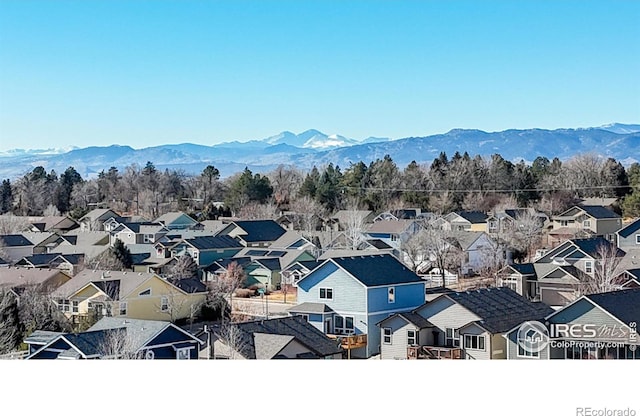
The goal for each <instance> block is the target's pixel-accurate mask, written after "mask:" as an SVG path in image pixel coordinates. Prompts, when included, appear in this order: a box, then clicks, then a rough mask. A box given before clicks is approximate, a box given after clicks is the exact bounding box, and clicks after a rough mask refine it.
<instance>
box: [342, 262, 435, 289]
mask: <svg viewBox="0 0 640 416" xmlns="http://www.w3.org/2000/svg"><path fill="white" fill-rule="evenodd" d="M331 261H334V262H335V263H336V264H337V265H339V266H340V267H342V268H343V269H345V270H346V271H347V272H348V273H349V274H351V275H352V276H353V277H355V278H356V279H358V280H359V281H360V282H362V283H363V284H364V285H365V286H369V287H372V286H386V285H395V284H402V283H413V282H423V280H422V278H420V276H418V275H417V274H415V273H414V272H412V271H411V270H409V269H408V268H407V267H405V265H404V264H402V263H401V262H400V261H399V260H398V259H396V258H395V257H393V256H392V255H390V254H379V255H372V256H354V257H334V258H332V259H331Z"/></svg>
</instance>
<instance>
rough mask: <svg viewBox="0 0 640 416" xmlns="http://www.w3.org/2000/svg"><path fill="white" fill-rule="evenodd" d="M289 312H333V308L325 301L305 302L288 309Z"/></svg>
mask: <svg viewBox="0 0 640 416" xmlns="http://www.w3.org/2000/svg"><path fill="white" fill-rule="evenodd" d="M287 312H289V313H319V314H323V313H331V312H333V309H331V308H330V307H329V306H327V305H326V304H324V303H316V302H303V303H301V304H299V305H296V306H293V307H291V308H289V309H287Z"/></svg>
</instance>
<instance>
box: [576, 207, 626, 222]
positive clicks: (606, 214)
mask: <svg viewBox="0 0 640 416" xmlns="http://www.w3.org/2000/svg"><path fill="white" fill-rule="evenodd" d="M580 208H582V209H583V210H584V211H585V212H586V213H587V214H589V215H591V216H592V217H593V218H597V219H605V218H620V215H618V214H616V213H615V212H613V211H611V210H609V209H607V208H605V207H602V206H599V205H580Z"/></svg>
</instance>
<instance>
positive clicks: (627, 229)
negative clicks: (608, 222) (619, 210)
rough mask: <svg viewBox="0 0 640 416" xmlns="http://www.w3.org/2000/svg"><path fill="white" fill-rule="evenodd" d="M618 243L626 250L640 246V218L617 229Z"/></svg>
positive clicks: (619, 246)
mask: <svg viewBox="0 0 640 416" xmlns="http://www.w3.org/2000/svg"><path fill="white" fill-rule="evenodd" d="M616 245H617V246H618V248H620V249H622V250H624V251H627V250H630V249H636V248H640V218H637V219H636V220H635V221H632V222H630V223H629V224H627V225H625V226H624V227H623V228H621V229H619V230H618V231H616Z"/></svg>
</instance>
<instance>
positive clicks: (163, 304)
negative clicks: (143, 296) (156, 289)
mask: <svg viewBox="0 0 640 416" xmlns="http://www.w3.org/2000/svg"><path fill="white" fill-rule="evenodd" d="M160 310H161V311H163V312H166V311H168V310H169V298H168V297H166V296H163V297H161V298H160Z"/></svg>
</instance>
